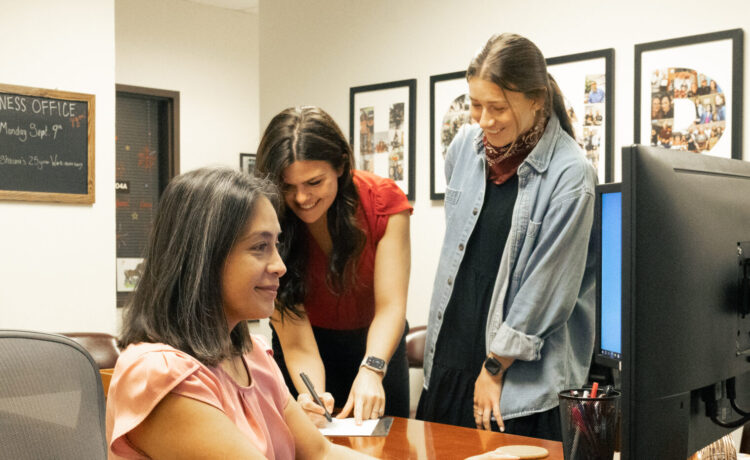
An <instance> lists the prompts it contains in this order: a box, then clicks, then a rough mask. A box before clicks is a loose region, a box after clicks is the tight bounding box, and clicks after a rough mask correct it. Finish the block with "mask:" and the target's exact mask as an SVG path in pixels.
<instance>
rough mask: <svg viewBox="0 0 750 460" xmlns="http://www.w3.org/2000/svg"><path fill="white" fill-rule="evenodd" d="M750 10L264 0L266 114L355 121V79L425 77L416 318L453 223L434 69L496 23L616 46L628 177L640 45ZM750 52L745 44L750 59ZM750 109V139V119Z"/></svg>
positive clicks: (731, 6) (560, 42)
mask: <svg viewBox="0 0 750 460" xmlns="http://www.w3.org/2000/svg"><path fill="white" fill-rule="evenodd" d="M749 12H750V6H748V4H747V2H745V1H743V0H721V1H715V2H712V3H711V4H706V3H705V2H699V1H695V0H688V1H685V0H679V1H674V0H669V1H650V0H649V1H647V0H633V1H630V2H612V1H604V2H598V3H592V2H590V1H586V2H583V1H580V0H573V1H568V2H558V1H551V0H528V1H523V2H517V1H516V2H512V1H508V0H465V1H461V2H458V1H454V0H429V1H428V0H411V1H402V0H380V1H377V2H363V1H351V0H317V1H315V2H302V1H295V0H261V2H260V15H261V22H260V69H261V72H260V87H261V88H262V91H261V96H260V104H261V105H260V120H261V126H263V125H264V124H265V123H267V122H268V121H269V120H270V118H271V117H272V116H273V115H274V114H275V113H277V112H278V111H279V110H281V109H283V108H284V107H287V106H290V105H298V104H313V105H320V106H321V107H323V108H324V109H325V110H326V111H328V112H329V113H331V115H332V116H333V117H334V118H335V119H336V120H337V121H338V123H339V124H340V125H341V127H342V129H343V130H344V132H345V133H348V129H349V88H350V87H352V86H359V85H365V84H372V83H381V82H388V81H395V80H402V79H407V78H416V79H417V105H416V108H417V127H416V131H417V134H416V141H417V159H416V170H417V173H416V174H417V175H416V200H415V202H414V205H415V211H414V216H413V217H412V274H411V281H410V288H409V289H410V292H409V305H408V314H407V317H408V319H409V322H410V323H411V324H412V325H416V324H424V323H425V322H426V320H427V311H428V308H429V300H430V294H431V292H432V281H433V278H434V273H435V269H436V267H437V259H438V252H439V248H440V246H441V242H442V236H443V232H444V222H443V209H442V202H441V201H435V202H432V201H430V199H429V190H430V176H429V170H430V162H429V150H430V144H429V129H430V128H429V126H430V121H429V98H430V94H429V90H430V88H429V82H430V75H436V74H441V73H446V72H453V71H459V70H462V69H465V68H466V66H467V65H468V62H469V60H470V58H471V57H472V55H473V54H474V52H475V51H476V50H477V49H478V48H479V47H480V46H481V45H482V44H483V43H484V42H485V41H486V40H487V38H489V36H490V35H492V34H493V33H497V32H516V33H520V34H522V35H525V36H527V37H528V38H530V39H531V40H533V41H534V42H535V43H536V44H537V45H538V46H539V47H540V48H541V49H542V52H543V53H544V54H545V56H547V57H553V56H562V55H567V54H573V53H578V52H583V51H592V50H597V49H602V48H614V49H615V136H614V145H615V155H616V161H615V165H616V171H615V175H616V177H617V178H618V179H619V177H620V171H619V169H620V168H619V161H620V149H621V147H622V146H623V145H627V144H630V143H632V141H633V59H634V53H633V47H634V45H635V44H636V43H643V42H649V41H656V40H663V39H668V38H674V37H680V36H685V35H694V34H700V33H707V32H714V31H719V30H725V29H732V28H744V29H745V30H746V31H748V30H750V14H748V13H749ZM746 49H747V48H746ZM749 62H750V59H748V51H746V52H745V63H746V66H745V67H747V63H749ZM747 72H748V69H747V68H746V69H745V73H746V74H747ZM748 94H750V92H748V91H745V95H746V96H745V101H744V106H745V107H750V105H749V104H750V100H748V99H749V97H750V96H748ZM745 118H746V121H745V122H744V126H743V131H744V134H745V139H746V142H745V143H746V144H747V139H748V134H750V131H749V130H748V126H750V121H748V119H747V117H745ZM745 158H746V159H750V155H748V154H745Z"/></svg>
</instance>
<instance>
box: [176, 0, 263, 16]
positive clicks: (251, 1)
mask: <svg viewBox="0 0 750 460" xmlns="http://www.w3.org/2000/svg"><path fill="white" fill-rule="evenodd" d="M188 1H190V2H193V3H201V4H203V5H209V6H215V7H217V8H225V9H228V10H234V11H241V12H243V13H250V14H258V3H259V1H260V0H188Z"/></svg>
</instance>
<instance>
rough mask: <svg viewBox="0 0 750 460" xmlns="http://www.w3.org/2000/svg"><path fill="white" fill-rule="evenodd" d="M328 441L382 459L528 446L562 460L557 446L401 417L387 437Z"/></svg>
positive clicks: (454, 456) (456, 455)
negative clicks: (540, 449)
mask: <svg viewBox="0 0 750 460" xmlns="http://www.w3.org/2000/svg"><path fill="white" fill-rule="evenodd" d="M330 440H331V441H332V442H334V443H336V444H341V445H344V446H348V447H351V448H352V449H355V450H357V451H360V452H364V453H366V454H369V455H372V456H373V457H377V458H383V459H399V460H401V459H407V458H408V459H430V460H432V459H464V458H466V457H470V456H472V455H477V454H481V453H483V452H488V451H491V450H495V449H497V448H498V447H500V446H506V445H513V444H527V445H532V446H540V447H544V448H545V449H547V450H548V451H549V457H547V459H549V460H563V451H562V444H561V443H559V442H555V441H546V440H544V439H536V438H527V437H525V436H515V435H512V434H503V433H493V432H489V431H480V430H474V429H469V428H461V427H456V426H451V425H443V424H441V423H430V422H423V421H421V420H413V419H405V418H400V417H394V420H393V425H392V426H391V431H390V432H389V433H388V436H386V437H331V438H330Z"/></svg>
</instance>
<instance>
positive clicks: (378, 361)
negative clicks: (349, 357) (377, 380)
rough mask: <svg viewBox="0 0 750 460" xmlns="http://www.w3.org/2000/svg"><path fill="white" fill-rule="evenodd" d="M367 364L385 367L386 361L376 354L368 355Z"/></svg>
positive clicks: (376, 367)
mask: <svg viewBox="0 0 750 460" xmlns="http://www.w3.org/2000/svg"><path fill="white" fill-rule="evenodd" d="M367 365H368V366H371V367H374V368H375V369H383V368H384V367H385V361H383V360H382V359H380V358H376V357H374V356H368V357H367Z"/></svg>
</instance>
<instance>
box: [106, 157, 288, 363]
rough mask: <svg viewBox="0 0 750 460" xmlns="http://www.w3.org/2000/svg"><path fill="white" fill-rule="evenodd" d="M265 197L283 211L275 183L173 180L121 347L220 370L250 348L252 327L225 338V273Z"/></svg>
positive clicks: (221, 173)
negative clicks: (167, 353)
mask: <svg viewBox="0 0 750 460" xmlns="http://www.w3.org/2000/svg"><path fill="white" fill-rule="evenodd" d="M261 197H265V198H267V199H268V200H270V201H271V203H272V204H273V206H274V208H276V209H278V206H279V195H278V192H277V189H276V187H275V186H274V185H273V183H271V182H270V181H267V180H265V179H260V178H257V177H253V176H250V175H248V174H243V173H241V172H240V171H235V170H232V169H226V168H203V169H197V170H195V171H191V172H188V173H185V174H182V175H180V176H177V177H175V178H174V179H172V181H171V182H170V183H169V185H168V186H167V188H166V189H165V190H164V193H163V194H162V196H161V198H160V199H159V205H158V210H157V213H156V217H155V219H154V224H153V227H152V229H151V234H150V237H149V242H148V246H147V248H146V253H145V264H144V271H143V275H142V276H141V279H140V282H139V283H138V286H137V287H136V290H135V293H134V296H133V298H132V300H131V302H130V304H129V305H128V307H127V308H126V311H125V315H124V319H123V329H122V334H121V335H120V337H119V341H118V344H119V346H120V347H122V348H124V347H126V346H128V345H129V344H131V343H138V342H151V343H165V344H167V345H170V346H172V347H174V348H176V349H178V350H182V351H184V352H185V353H188V354H190V355H191V356H193V357H195V358H196V359H198V360H199V361H200V362H202V363H203V364H205V365H207V366H216V365H218V364H219V363H220V362H221V361H223V360H224V359H226V358H228V357H230V356H232V355H236V354H240V353H243V352H245V351H248V350H250V349H251V348H252V342H251V341H250V336H249V334H248V330H247V325H246V324H245V322H243V321H241V322H240V323H239V324H237V325H236V326H235V327H234V329H232V330H231V331H229V330H228V325H227V319H226V315H225V314H224V305H223V301H222V296H221V286H222V272H223V268H224V264H225V262H226V259H227V256H228V254H229V251H230V250H231V248H232V246H233V245H234V242H235V239H236V238H237V237H239V236H241V233H242V232H243V231H244V230H245V228H246V226H247V224H248V223H249V222H250V221H251V219H252V217H253V213H254V210H255V207H256V204H257V203H258V200H259V199H261Z"/></svg>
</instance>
